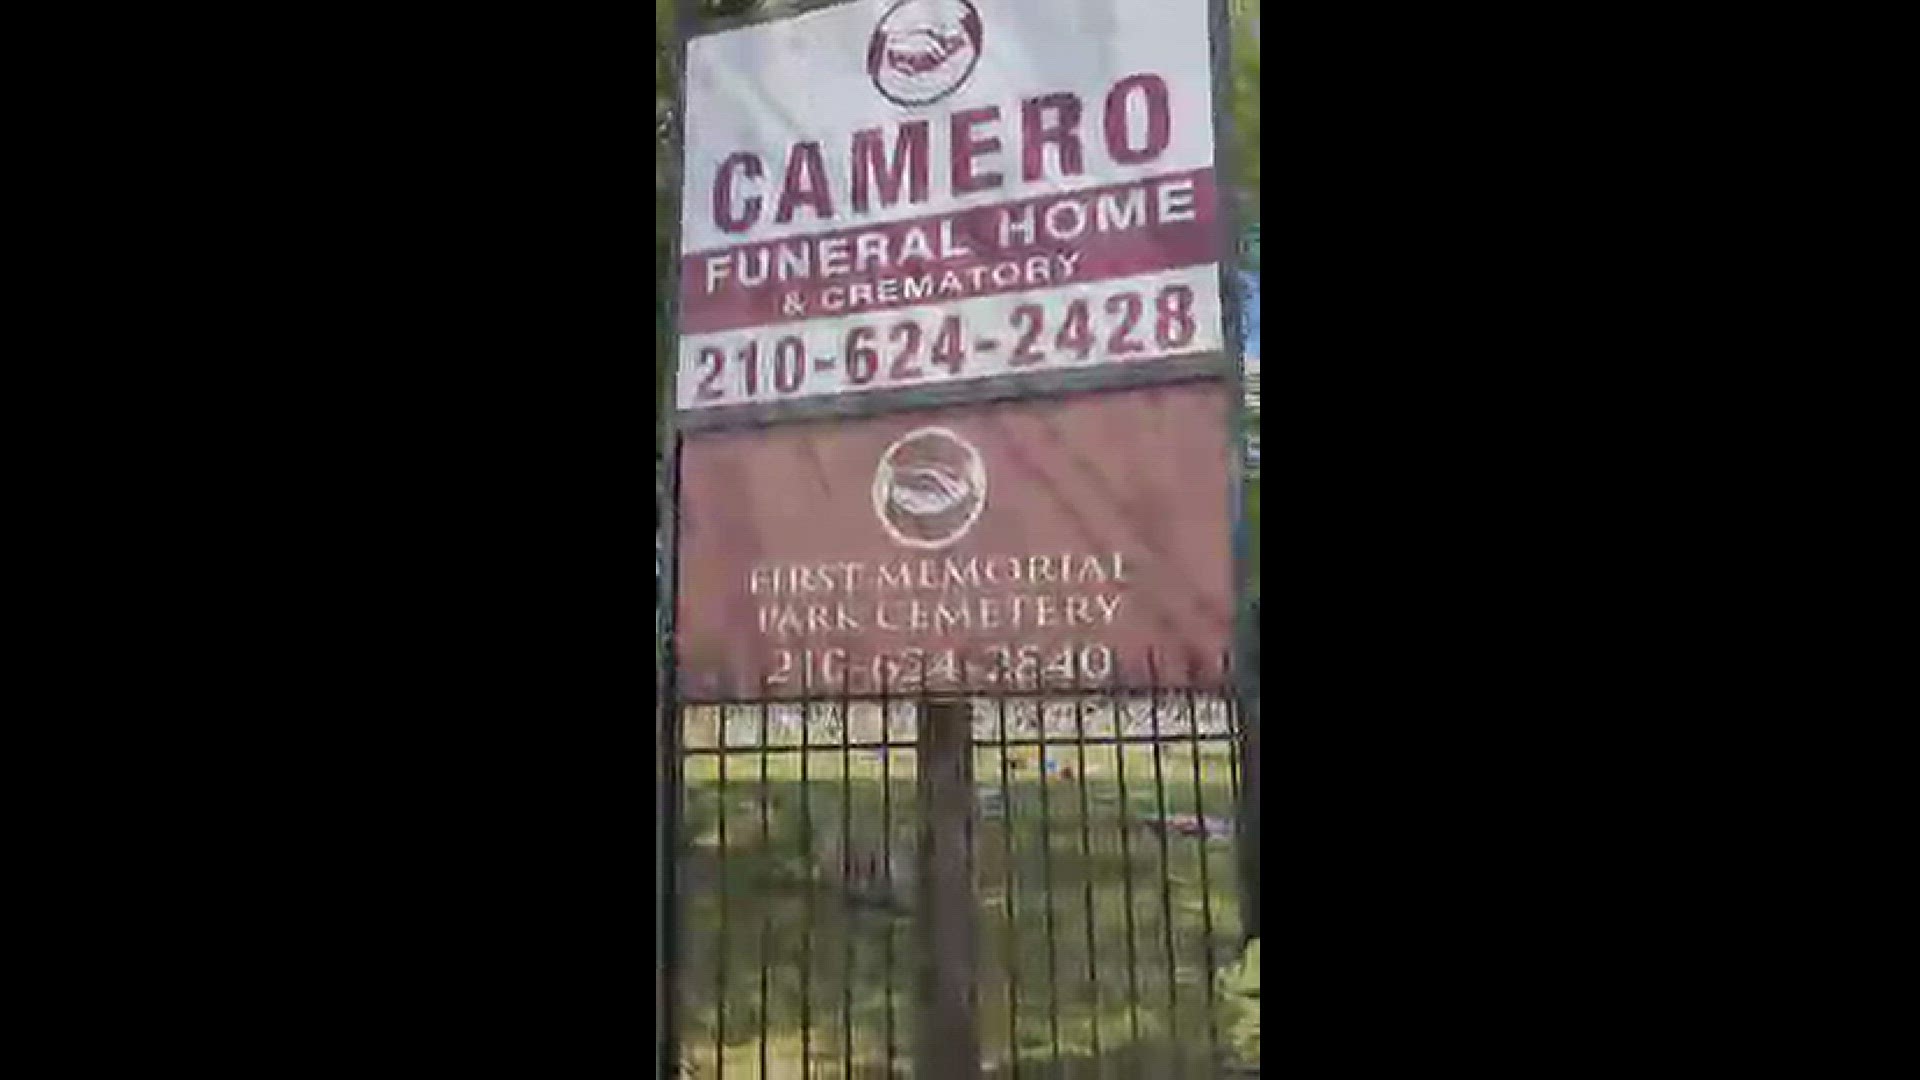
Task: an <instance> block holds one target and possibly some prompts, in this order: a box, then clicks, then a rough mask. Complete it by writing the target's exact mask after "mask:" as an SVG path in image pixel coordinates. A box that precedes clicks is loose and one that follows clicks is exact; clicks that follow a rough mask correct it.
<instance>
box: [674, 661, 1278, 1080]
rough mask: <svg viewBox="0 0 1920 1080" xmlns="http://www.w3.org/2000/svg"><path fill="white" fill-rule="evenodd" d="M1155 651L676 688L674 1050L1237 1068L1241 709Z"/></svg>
mask: <svg viewBox="0 0 1920 1080" xmlns="http://www.w3.org/2000/svg"><path fill="white" fill-rule="evenodd" d="M1139 668H1140V670H1141V672H1142V673H1144V674H1145V675H1146V678H1145V679H1144V680H1138V682H1143V683H1144V685H1120V682H1121V680H1113V682H1114V683H1115V685H1111V686H1106V687H1099V688H1091V687H1086V686H1084V685H1082V686H1070V687H1068V688H1065V689H1060V688H1051V689H1040V688H1036V689H1034V690H1033V691H1031V692H1027V693H1020V692H1016V691H1012V690H1009V689H1007V688H1005V687H1004V686H1003V687H1001V688H1000V692H998V693H985V692H980V691H978V690H977V689H976V690H973V691H971V692H967V693H946V694H942V693H938V692H935V691H931V690H929V689H927V688H926V686H925V683H924V681H922V682H921V683H920V684H918V686H917V687H916V689H915V690H914V691H913V692H911V693H894V692H887V693H881V694H873V695H863V696H859V697H855V696H852V695H846V694H842V695H839V696H822V697H819V698H811V697H809V698H806V699H803V700H799V701H791V700H778V701H775V700H758V701H754V700H724V701H707V702H686V703H682V704H681V705H680V706H679V707H678V708H676V709H675V710H674V715H675V716H677V719H678V724H679V727H678V730H677V732H676V735H677V738H676V740H675V744H676V746H677V750H676V757H677V760H676V762H675V765H676V767H675V768H674V769H671V770H669V772H670V774H671V775H673V776H674V777H675V781H674V782H675V784H676V786H677V790H676V791H675V793H674V794H675V797H676V799H677V807H678V813H677V815H676V818H677V821H678V823H679V827H678V831H677V835H676V837H675V842H674V843H673V844H672V845H671V850H670V851H669V852H667V854H666V857H668V858H670V859H672V860H673V865H672V867H671V871H672V872H671V874H670V875H669V878H670V880H671V881H673V882H674V887H673V888H674V893H675V898H674V899H675V915H674V918H673V920H672V921H673V924H674V926H675V928H676V930H675V933H676V934H677V940H676V943H675V948H674V949H673V950H672V955H673V956H674V957H675V960H674V966H675V970H673V971H671V972H670V973H669V981H670V985H672V986H674V987H675V988H676V991H675V992H676V993H677V995H678V998H677V1001H676V1006H677V1008H676V1009H675V1013H674V1014H675V1015H676V1016H677V1017H678V1018H679V1021H678V1023H677V1025H676V1029H675V1030H674V1031H672V1032H671V1033H670V1035H671V1038H672V1039H673V1044H674V1045H673V1057H674V1060H675V1061H677V1063H678V1067H679V1069H680V1073H679V1075H681V1076H685V1077H722V1076H741V1077H746V1076H757V1077H820V1076H836V1077H856V1076H876V1077H880V1076H884V1077H891V1076H903V1075H915V1076H933V1075H938V1076H943V1077H944V1076H959V1075H967V1076H980V1075H988V1076H1008V1077H1015V1076H1032V1077H1064V1076H1089V1077H1091V1076H1127V1077H1179V1076H1196V1077H1198V1076H1215V1075H1227V1074H1229V1072H1230V1071H1231V1069H1232V1068H1233V1067H1234V1064H1235V1063H1234V1060H1233V1054H1232V1053H1231V1049H1230V1048H1229V1047H1228V1046H1226V1045H1225V1041H1224V1039H1225V1034H1224V1033H1225V1032H1226V1031H1227V1029H1228V1024H1229V1022H1230V1021H1229V1018H1228V1017H1227V1016H1226V1015H1225V1014H1224V1013H1223V1011H1222V1002H1221V1001H1220V1000H1219V994H1218V992H1217V987H1216V979H1217V977H1218V975H1219V973H1220V972H1221V970H1222V969H1223V968H1225V967H1226V966H1228V965H1230V964H1232V963H1234V962H1236V961H1237V960H1238V959H1239V956H1240V953H1241V949H1242V946H1243V944H1244V943H1243V941H1242V940H1241V938H1242V918H1241V910H1242V908H1241V896H1240V890H1239V884H1238V877H1239V875H1238V874H1237V872H1236V866H1237V854H1236V852H1235V850H1234V848H1233V844H1234V841H1235V838H1236V836H1237V835H1238V834H1239V833H1240V831H1241V825H1242V823H1243V822H1244V821H1245V819H1246V817H1247V816H1248V815H1250V814H1257V807H1253V806H1247V805H1243V799H1242V793H1241V785H1240V772H1241V769H1240V765H1241V757H1240V752H1239V748H1240V745H1241V740H1242V738H1243V736H1244V732H1242V731H1241V730H1240V729H1239V727H1238V723H1239V717H1240V711H1239V710H1238V708H1237V707H1236V702H1235V699H1234V695H1233V694H1232V692H1231V691H1230V689H1229V687H1230V683H1229V682H1228V681H1227V680H1226V679H1224V678H1216V679H1215V680H1214V681H1213V682H1212V683H1211V684H1206V683H1203V682H1199V681H1196V680H1188V679H1183V680H1179V681H1180V682H1182V684H1183V685H1181V686H1180V687H1179V688H1177V689H1169V688H1165V687H1161V686H1156V685H1154V683H1155V680H1156V676H1157V675H1158V673H1159V670H1160V664H1159V661H1157V660H1156V659H1153V658H1148V659H1146V660H1144V661H1143V662H1142V663H1141V664H1140V665H1139ZM1189 670H1195V669H1189ZM1214 671H1215V673H1216V675H1217V676H1219V675H1224V674H1225V673H1226V668H1225V666H1224V665H1220V666H1218V667H1216V668H1215V669H1214ZM1080 674H1081V673H1078V672H1076V673H1075V675H1076V679H1075V681H1076V682H1078V681H1081V680H1080V679H1079V678H1078V676H1079V675H1080ZM962 729H964V730H962ZM955 784H958V785H960V786H959V787H955V786H954V785H955ZM1249 824H1254V825H1257V822H1254V823H1249ZM951 853H959V854H958V855H957V856H956V855H954V854H951ZM969 893H970V895H968V894H969ZM955 979H959V980H963V981H961V982H955V981H953V980H955ZM956 988H957V993H958V995H959V996H957V997H956V996H953V995H954V994H955V993H956ZM942 994H946V995H948V996H946V997H942V996H941V995H942ZM942 1002H944V1003H945V1004H944V1005H942V1004H939V1003H942ZM930 1003H931V1004H930ZM929 1023H937V1024H938V1025H939V1027H938V1030H937V1031H936V1030H935V1029H933V1028H929V1027H928V1026H927V1025H928V1024H929ZM923 1034H928V1035H938V1036H939V1040H937V1041H935V1042H934V1044H933V1045H934V1046H935V1047H936V1048H937V1047H950V1049H951V1051H952V1052H953V1054H956V1055H960V1056H965V1057H968V1058H970V1059H971V1058H975V1057H976V1056H977V1060H970V1061H968V1062H966V1063H964V1065H965V1067H964V1068H963V1069H962V1070H961V1071H947V1065H948V1064H951V1063H950V1062H948V1063H945V1064H938V1067H937V1068H936V1069H934V1070H933V1071H929V1070H928V1068H926V1067H925V1062H927V1061H928V1060H929V1058H930V1057H931V1058H933V1059H935V1060H936V1063H938V1062H939V1060H940V1051H939V1050H938V1049H930V1048H929V1042H928V1041H927V1040H923V1039H922V1038H921V1036H922V1035H923ZM969 1039H970V1040H971V1045H972V1046H977V1051H976V1050H972V1049H966V1048H963V1047H964V1046H965V1045H966V1043H967V1040H969Z"/></svg>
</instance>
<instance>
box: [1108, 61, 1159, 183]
mask: <svg viewBox="0 0 1920 1080" xmlns="http://www.w3.org/2000/svg"><path fill="white" fill-rule="evenodd" d="M1136 90H1138V91H1140V92H1142V93H1143V94H1145V95H1146V105H1147V141H1146V143H1145V144H1144V145H1142V146H1140V147H1139V148H1137V149H1136V148H1135V147H1134V146H1133V145H1132V144H1131V143H1129V142H1128V141H1127V135H1128V132H1127V99H1128V98H1129V97H1130V96H1131V95H1132V94H1133V92H1134V91H1136ZM1172 126H1173V121H1172V109H1171V107H1170V106H1169V105H1168V102H1167V83H1166V80H1165V79H1162V78H1161V77H1160V76H1158V75H1129V76H1127V77H1126V78H1124V79H1121V80H1120V81H1119V82H1117V83H1114V84H1113V89H1112V90H1109V91H1107V154H1108V156H1109V157H1111V158H1113V160H1115V161H1117V162H1119V163H1120V164H1122V165H1138V164H1140V163H1142V162H1145V161H1151V160H1153V159H1154V158H1157V157H1159V156H1160V153H1161V151H1163V150H1165V149H1166V148H1167V143H1168V141H1169V140H1170V139H1171V137H1172Z"/></svg>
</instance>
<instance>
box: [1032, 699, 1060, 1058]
mask: <svg viewBox="0 0 1920 1080" xmlns="http://www.w3.org/2000/svg"><path fill="white" fill-rule="evenodd" d="M1034 720H1035V727H1036V728H1038V730H1039V734H1040V775H1039V776H1038V777H1037V778H1036V779H1037V780H1038V781H1039V783H1040V894H1041V901H1040V902H1041V903H1042V904H1044V905H1045V907H1043V908H1042V909H1041V911H1042V913H1043V915H1044V919H1043V925H1044V926H1045V927H1046V935H1047V1030H1048V1032H1049V1033H1050V1035H1051V1037H1052V1040H1053V1067H1054V1068H1055V1069H1058V1068H1059V1067H1060V971H1059V963H1060V961H1059V947H1058V942H1057V941H1056V940H1055V939H1054V934H1053V810H1052V807H1051V804H1050V803H1049V801H1048V798H1047V788H1048V787H1049V786H1050V782H1049V778H1048V776H1047V766H1048V765H1049V764H1050V763H1051V762H1050V761H1049V759H1048V757H1047V703H1046V700H1045V699H1044V698H1036V699H1035V700H1034Z"/></svg>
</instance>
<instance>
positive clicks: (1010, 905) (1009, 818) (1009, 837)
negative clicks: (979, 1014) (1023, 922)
mask: <svg viewBox="0 0 1920 1080" xmlns="http://www.w3.org/2000/svg"><path fill="white" fill-rule="evenodd" d="M993 706H994V713H995V715H996V716H997V717H998V718H999V721H1000V814H1001V822H1000V824H1001V829H1000V837H1001V840H1002V842H1003V846H1004V847H1005V850H1006V865H1005V866H1004V867H1002V868H1001V876H1002V877H1003V878H1004V879H1005V884H1006V890H1007V893H1006V908H1005V910H1006V916H1007V938H1006V942H1005V945H1006V953H1007V1061H1008V1067H1009V1070H1010V1072H1011V1075H1012V1077H1013V1080H1019V1077H1020V966H1019V958H1020V957H1019V954H1020V950H1019V944H1018V937H1019V924H1018V923H1017V922H1016V921H1015V918H1014V913H1015V910H1016V907H1017V905H1016V902H1015V899H1014V897H1015V892H1014V890H1015V883H1016V882H1017V881H1018V878H1019V875H1018V874H1017V873H1015V871H1014V866H1013V817H1014V815H1013V785H1012V784H1011V782H1009V780H1008V778H1007V773H1008V762H1007V699H1006V697H1005V695H1003V694H995V695H994V696H993Z"/></svg>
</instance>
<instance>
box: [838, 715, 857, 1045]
mask: <svg viewBox="0 0 1920 1080" xmlns="http://www.w3.org/2000/svg"><path fill="white" fill-rule="evenodd" d="M850 704H851V703H850V702H848V701H847V700H846V698H845V697H844V696H843V697H842V699H841V709H840V918H841V924H840V925H841V930H842V934H841V936H842V943H841V944H842V949H841V959H842V965H841V968H840V1055H841V1056H840V1074H841V1075H842V1076H845V1077H849V1078H851V1077H852V1076H853V937H854V934H853V919H854V912H853V745H852V740H853V711H852V709H851V708H849V707H848V706H849V705H850Z"/></svg>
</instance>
